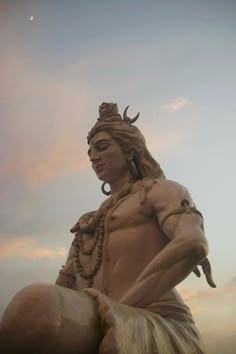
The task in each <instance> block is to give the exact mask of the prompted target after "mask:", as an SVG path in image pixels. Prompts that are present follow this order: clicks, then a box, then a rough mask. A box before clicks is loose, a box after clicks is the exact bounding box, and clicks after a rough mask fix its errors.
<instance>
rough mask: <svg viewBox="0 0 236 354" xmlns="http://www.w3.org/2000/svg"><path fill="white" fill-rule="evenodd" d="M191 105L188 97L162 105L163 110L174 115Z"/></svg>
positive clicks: (178, 98)
mask: <svg viewBox="0 0 236 354" xmlns="http://www.w3.org/2000/svg"><path fill="white" fill-rule="evenodd" d="M191 104H192V103H191V101H190V100H189V99H188V98H187V97H177V98H175V99H173V100H171V101H169V102H167V103H163V104H162V105H161V110H162V111H164V112H168V113H174V112H177V111H179V110H180V109H182V108H183V107H185V106H189V105H191Z"/></svg>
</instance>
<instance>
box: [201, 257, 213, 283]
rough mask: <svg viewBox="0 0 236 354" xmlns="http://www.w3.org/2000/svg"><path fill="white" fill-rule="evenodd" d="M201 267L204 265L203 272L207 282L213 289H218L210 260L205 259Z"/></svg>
mask: <svg viewBox="0 0 236 354" xmlns="http://www.w3.org/2000/svg"><path fill="white" fill-rule="evenodd" d="M201 265H202V270H203V272H204V274H205V277H206V281H207V282H208V284H209V285H210V286H211V287H212V288H216V284H215V283H214V280H213V278H212V271H211V264H210V262H209V260H208V258H206V259H204V261H203V262H202V264H201Z"/></svg>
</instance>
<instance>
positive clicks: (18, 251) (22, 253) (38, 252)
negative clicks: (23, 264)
mask: <svg viewBox="0 0 236 354" xmlns="http://www.w3.org/2000/svg"><path fill="white" fill-rule="evenodd" d="M65 255H66V249H65V248H64V247H54V248H50V247H45V246H40V245H38V244H37V241H36V240H35V239H33V238H30V237H19V238H14V239H9V240H6V239H5V240H3V241H0V258H4V257H18V258H26V259H42V258H46V259H55V258H58V257H65Z"/></svg>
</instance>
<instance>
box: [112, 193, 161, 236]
mask: <svg viewBox="0 0 236 354" xmlns="http://www.w3.org/2000/svg"><path fill="white" fill-rule="evenodd" d="M152 218H153V219H154V217H153V216H152V213H151V210H150V208H149V207H148V206H147V205H143V204H141V203H140V200H139V198H138V194H137V193H136V194H135V195H131V196H129V197H126V198H125V199H123V200H121V201H120V202H118V203H117V205H115V206H114V207H113V208H112V209H111V210H110V212H109V213H108V215H107V225H108V229H109V231H115V230H117V229H124V228H129V227H135V226H138V225H140V224H145V223H147V222H150V221H151V220H152Z"/></svg>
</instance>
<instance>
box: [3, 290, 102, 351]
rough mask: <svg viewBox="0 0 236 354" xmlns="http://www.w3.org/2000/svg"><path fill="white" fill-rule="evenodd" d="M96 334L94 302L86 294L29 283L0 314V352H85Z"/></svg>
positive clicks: (96, 341) (93, 345)
mask: <svg viewBox="0 0 236 354" xmlns="http://www.w3.org/2000/svg"><path fill="white" fill-rule="evenodd" d="M100 338H101V334H100V326H99V320H98V316H97V312H96V309H95V304H94V302H93V300H91V299H90V298H89V297H88V296H87V295H86V294H84V293H81V292H77V291H75V290H71V289H66V288H62V287H60V286H55V285H48V284H33V285H31V286H28V287H26V288H24V289H22V290H21V291H20V292H19V293H18V294H16V296H15V297H14V298H13V299H12V301H11V302H10V303H9V305H8V307H7V308H6V310H5V312H4V314H3V318H2V323H1V326H0V352H4V353H6V354H7V353H9V354H15V353H17V354H19V353H24V354H27V353H30V354H33V353H34V352H35V353H37V354H38V353H42V354H43V353H48V352H49V350H51V351H52V353H53V354H54V353H59V354H60V353H63V352H66V353H68V354H69V353H71V354H72V353H76V354H77V353H80V352H81V353H85V352H86V353H88V354H89V353H93V352H94V349H96V348H97V347H98V344H99V341H100ZM36 348H37V351H35V350H36ZM79 348H80V349H81V351H79V352H78V349H79ZM80 349H79V350H80ZM6 350H8V351H6Z"/></svg>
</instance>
